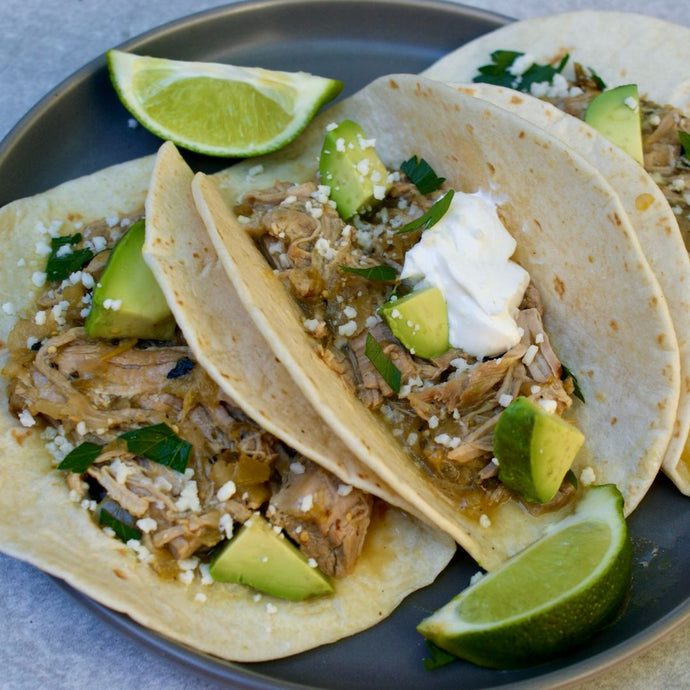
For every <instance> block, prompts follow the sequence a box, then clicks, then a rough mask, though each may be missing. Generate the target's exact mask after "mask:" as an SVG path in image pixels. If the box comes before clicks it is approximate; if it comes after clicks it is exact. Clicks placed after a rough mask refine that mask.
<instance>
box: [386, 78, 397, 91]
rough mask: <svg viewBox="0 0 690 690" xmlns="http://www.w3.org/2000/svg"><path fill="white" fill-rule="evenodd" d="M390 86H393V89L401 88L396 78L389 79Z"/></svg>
mask: <svg viewBox="0 0 690 690" xmlns="http://www.w3.org/2000/svg"><path fill="white" fill-rule="evenodd" d="M388 86H390V87H391V89H399V88H400V86H398V83H397V82H396V81H395V79H389V80H388Z"/></svg>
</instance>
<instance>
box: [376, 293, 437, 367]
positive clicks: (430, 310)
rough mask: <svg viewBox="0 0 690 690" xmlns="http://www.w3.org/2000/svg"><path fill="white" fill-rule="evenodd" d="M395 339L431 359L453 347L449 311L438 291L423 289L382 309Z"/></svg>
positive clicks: (418, 354)
mask: <svg viewBox="0 0 690 690" xmlns="http://www.w3.org/2000/svg"><path fill="white" fill-rule="evenodd" d="M379 313H380V314H381V316H383V318H384V319H385V320H386V323H387V324H388V327H389V328H390V329H391V331H392V332H393V335H394V336H395V337H396V338H397V339H398V340H399V341H400V342H401V343H402V344H403V345H404V346H405V347H406V348H407V349H408V350H409V351H410V352H411V353H412V354H414V355H417V356H418V357H422V358H423V359H431V358H433V357H438V356H439V355H442V354H443V353H444V352H445V351H446V350H447V349H448V348H449V347H450V343H449V342H448V307H447V306H446V300H445V299H444V297H443V293H442V292H441V290H439V289H438V288H422V289H420V290H415V291H414V292H411V293H410V294H409V295H405V297H401V298H399V299H397V300H395V301H391V302H386V303H385V304H384V305H382V306H381V307H380V309H379Z"/></svg>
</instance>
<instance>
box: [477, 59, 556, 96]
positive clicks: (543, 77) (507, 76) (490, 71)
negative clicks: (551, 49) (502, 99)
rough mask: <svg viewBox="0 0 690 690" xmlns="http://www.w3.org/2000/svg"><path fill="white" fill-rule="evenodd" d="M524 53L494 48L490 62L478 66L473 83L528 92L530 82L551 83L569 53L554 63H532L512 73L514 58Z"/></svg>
mask: <svg viewBox="0 0 690 690" xmlns="http://www.w3.org/2000/svg"><path fill="white" fill-rule="evenodd" d="M523 55H525V53H521V52H519V51H515V50H496V51H494V52H493V53H491V63H490V64H488V65H483V66H481V67H480V68H479V75H478V76H476V77H474V79H472V81H473V82H475V83H484V84H495V85H496V86H506V87H508V88H510V89H517V90H518V91H524V92H525V93H529V92H530V88H531V86H532V84H540V83H542V82H548V83H551V82H552V81H553V78H554V77H555V76H556V74H560V73H561V72H562V71H563V68H564V67H565V66H566V64H567V62H568V60H569V59H570V55H565V56H564V57H563V58H562V59H561V61H560V62H559V63H558V65H556V66H555V67H554V65H550V64H545V65H540V64H538V63H536V62H535V63H533V64H532V65H530V67H528V68H527V69H526V70H525V71H524V72H523V73H522V74H512V73H511V71H510V68H511V67H512V65H513V63H514V62H515V60H517V59H518V58H519V57H522V56H523Z"/></svg>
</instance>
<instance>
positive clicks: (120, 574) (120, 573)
mask: <svg viewBox="0 0 690 690" xmlns="http://www.w3.org/2000/svg"><path fill="white" fill-rule="evenodd" d="M113 572H114V573H115V575H116V576H117V577H119V578H120V579H121V580H126V579H127V574H126V573H124V572H123V571H122V570H120V569H119V568H113Z"/></svg>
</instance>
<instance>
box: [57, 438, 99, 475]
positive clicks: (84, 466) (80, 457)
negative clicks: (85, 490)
mask: <svg viewBox="0 0 690 690" xmlns="http://www.w3.org/2000/svg"><path fill="white" fill-rule="evenodd" d="M102 450H103V446H100V445H99V444H98V443H91V442H90V441H85V442H84V443H80V444H79V445H78V446H77V447H76V448H74V449H72V450H71V451H70V452H69V453H67V455H65V457H64V458H63V459H62V462H61V463H60V464H59V465H58V466H57V468H58V469H59V470H69V471H70V472H75V473H76V474H83V473H84V472H86V470H88V469H89V467H91V465H92V464H93V461H94V460H95V459H96V458H97V457H98V456H99V455H100V454H101V451H102Z"/></svg>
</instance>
